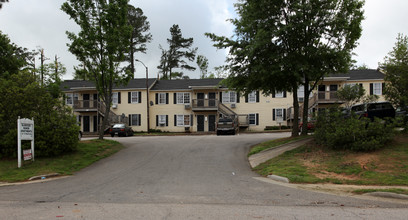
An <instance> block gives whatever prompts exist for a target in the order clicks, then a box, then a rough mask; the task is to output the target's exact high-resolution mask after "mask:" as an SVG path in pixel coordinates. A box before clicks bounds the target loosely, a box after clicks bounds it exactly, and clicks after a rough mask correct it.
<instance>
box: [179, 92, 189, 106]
mask: <svg viewBox="0 0 408 220" xmlns="http://www.w3.org/2000/svg"><path fill="white" fill-rule="evenodd" d="M187 96H188V97H187ZM190 97H191V95H190V93H189V92H177V93H176V104H190V102H191V101H190ZM181 100H182V101H181Z"/></svg>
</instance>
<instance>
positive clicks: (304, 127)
mask: <svg viewBox="0 0 408 220" xmlns="http://www.w3.org/2000/svg"><path fill="white" fill-rule="evenodd" d="M304 87H305V92H304V93H305V98H304V101H303V117H302V122H303V125H302V135H307V122H308V116H309V95H310V91H309V79H308V78H306V77H305V84H304Z"/></svg>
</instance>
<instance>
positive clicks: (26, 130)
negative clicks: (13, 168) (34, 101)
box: [17, 117, 34, 168]
mask: <svg viewBox="0 0 408 220" xmlns="http://www.w3.org/2000/svg"><path fill="white" fill-rule="evenodd" d="M22 140H29V141H31V149H30V150H24V160H30V159H32V160H33V161H34V120H31V119H28V118H22V119H20V117H18V120H17V143H18V145H17V157H18V159H17V160H18V168H20V167H21V141H22Z"/></svg>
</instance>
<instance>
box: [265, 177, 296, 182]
mask: <svg viewBox="0 0 408 220" xmlns="http://www.w3.org/2000/svg"><path fill="white" fill-rule="evenodd" d="M267 177H268V178H269V179H273V180H275V181H279V182H282V183H290V182H289V179H288V178H286V177H283V176H277V175H268V176H267Z"/></svg>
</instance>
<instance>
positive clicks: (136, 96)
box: [131, 92, 139, 103]
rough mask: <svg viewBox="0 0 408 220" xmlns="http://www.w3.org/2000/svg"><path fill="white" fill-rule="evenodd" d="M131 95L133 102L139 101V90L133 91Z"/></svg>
mask: <svg viewBox="0 0 408 220" xmlns="http://www.w3.org/2000/svg"><path fill="white" fill-rule="evenodd" d="M131 95H132V97H131V100H132V103H139V92H132V93H131Z"/></svg>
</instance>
